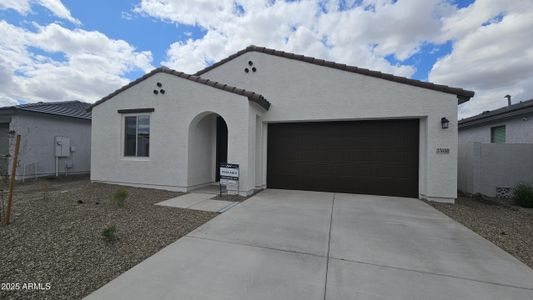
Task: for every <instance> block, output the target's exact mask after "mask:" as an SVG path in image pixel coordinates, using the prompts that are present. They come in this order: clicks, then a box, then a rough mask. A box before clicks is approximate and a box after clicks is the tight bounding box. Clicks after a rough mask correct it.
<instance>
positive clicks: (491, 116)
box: [459, 99, 533, 128]
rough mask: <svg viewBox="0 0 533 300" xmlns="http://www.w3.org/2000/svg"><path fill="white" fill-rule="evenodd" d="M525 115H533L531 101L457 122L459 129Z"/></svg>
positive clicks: (532, 103) (532, 102)
mask: <svg viewBox="0 0 533 300" xmlns="http://www.w3.org/2000/svg"><path fill="white" fill-rule="evenodd" d="M526 113H533V99H530V100H527V101H521V102H518V103H515V104H513V105H509V106H505V107H502V108H498V109H495V110H490V111H484V112H482V113H480V114H479V115H475V116H473V117H469V118H465V119H462V120H459V128H465V127H470V126H474V125H481V124H484V123H488V122H492V121H496V120H501V119H505V118H509V117H516V116H520V115H523V114H526Z"/></svg>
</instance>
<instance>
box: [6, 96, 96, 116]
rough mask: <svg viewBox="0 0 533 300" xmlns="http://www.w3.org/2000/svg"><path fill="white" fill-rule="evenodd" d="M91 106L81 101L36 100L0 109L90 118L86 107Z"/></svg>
mask: <svg viewBox="0 0 533 300" xmlns="http://www.w3.org/2000/svg"><path fill="white" fill-rule="evenodd" d="M90 106H91V104H90V103H85V102H81V101H77V100H75V101H61V102H37V103H27V104H20V105H15V106H5V107H1V108H0V110H15V111H16V110H22V111H29V112H36V113H43V114H49V115H57V116H63V117H71V118H78V119H86V120H90V119H91V112H89V111H87V108H89V107H90Z"/></svg>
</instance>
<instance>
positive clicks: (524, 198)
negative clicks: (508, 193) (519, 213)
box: [513, 183, 533, 208]
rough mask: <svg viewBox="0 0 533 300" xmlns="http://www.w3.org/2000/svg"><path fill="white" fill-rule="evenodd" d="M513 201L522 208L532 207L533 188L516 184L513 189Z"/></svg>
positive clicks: (523, 184)
mask: <svg viewBox="0 0 533 300" xmlns="http://www.w3.org/2000/svg"><path fill="white" fill-rule="evenodd" d="M513 201H514V202H515V203H516V204H517V205H520V206H522V207H529V208H532V207H533V186H531V185H529V184H525V183H521V184H518V185H516V186H515V187H514V189H513Z"/></svg>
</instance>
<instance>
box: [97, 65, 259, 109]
mask: <svg viewBox="0 0 533 300" xmlns="http://www.w3.org/2000/svg"><path fill="white" fill-rule="evenodd" d="M157 73H166V74H171V75H174V76H177V77H180V78H183V79H187V80H191V81H194V82H197V83H200V84H205V85H208V86H210V87H214V88H216V89H219V90H223V91H226V92H230V93H234V94H237V95H240V96H245V97H247V98H248V100H250V101H252V102H255V103H257V104H258V105H260V106H262V107H263V108H264V109H267V110H268V109H269V108H270V102H268V101H267V100H266V99H265V98H264V97H263V96H262V95H260V94H257V93H254V92H250V91H247V90H244V89H240V88H237V87H234V86H230V85H227V84H222V83H219V82H216V81H213V80H209V79H205V78H202V77H199V76H195V75H190V74H186V73H183V72H179V71H176V70H172V69H170V68H167V67H159V68H157V69H154V70H152V71H151V72H149V73H146V74H144V75H143V76H142V77H139V78H137V79H136V80H134V81H132V82H130V83H128V84H127V85H125V86H123V87H121V88H119V89H118V90H116V91H114V92H112V93H111V94H109V95H107V96H105V97H104V98H102V99H100V100H98V101H96V102H95V103H94V104H93V105H91V106H90V107H89V110H90V109H92V108H93V107H95V106H96V105H99V104H100V103H102V102H104V101H107V100H109V99H111V98H113V97H114V96H116V95H117V94H119V93H121V92H123V91H124V90H126V89H129V88H130V87H132V86H134V85H136V84H138V83H140V82H141V81H143V80H145V79H147V78H149V77H151V76H153V75H155V74H157Z"/></svg>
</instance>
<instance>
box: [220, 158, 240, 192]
mask: <svg viewBox="0 0 533 300" xmlns="http://www.w3.org/2000/svg"><path fill="white" fill-rule="evenodd" d="M229 184H237V193H238V191H239V165H237V164H228V163H221V164H220V196H222V185H226V186H227V185H229Z"/></svg>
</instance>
